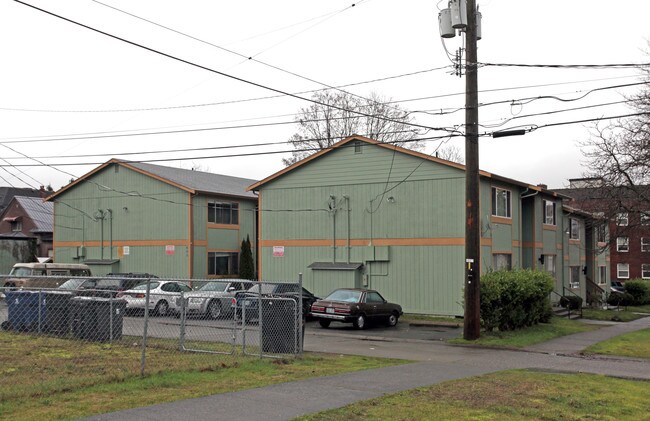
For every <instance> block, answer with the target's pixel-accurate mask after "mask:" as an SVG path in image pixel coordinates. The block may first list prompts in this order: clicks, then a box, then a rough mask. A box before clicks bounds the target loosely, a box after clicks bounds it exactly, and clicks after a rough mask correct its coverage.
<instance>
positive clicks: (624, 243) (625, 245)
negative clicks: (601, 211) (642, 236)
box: [616, 237, 630, 253]
mask: <svg viewBox="0 0 650 421" xmlns="http://www.w3.org/2000/svg"><path fill="white" fill-rule="evenodd" d="M616 251H620V252H621V253H627V252H628V251H630V238H629V237H616Z"/></svg>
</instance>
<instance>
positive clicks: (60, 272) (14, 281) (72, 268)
mask: <svg viewBox="0 0 650 421" xmlns="http://www.w3.org/2000/svg"><path fill="white" fill-rule="evenodd" d="M9 276H10V277H8V278H5V279H4V284H3V286H4V287H5V288H18V289H23V288H57V287H58V286H59V285H61V284H62V283H64V282H65V281H67V280H68V279H70V277H71V276H92V275H91V273H90V268H89V267H88V266H87V265H83V264H75V263H16V264H15V265H14V267H13V268H12V269H11V272H9ZM46 276H57V277H60V278H46Z"/></svg>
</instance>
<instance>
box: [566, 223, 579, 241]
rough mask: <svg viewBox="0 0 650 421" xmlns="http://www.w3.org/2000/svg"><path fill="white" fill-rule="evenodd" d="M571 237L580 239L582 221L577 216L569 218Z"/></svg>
mask: <svg viewBox="0 0 650 421" xmlns="http://www.w3.org/2000/svg"><path fill="white" fill-rule="evenodd" d="M569 227H570V228H569V239H571V240H579V239H580V221H578V220H577V219H575V218H569Z"/></svg>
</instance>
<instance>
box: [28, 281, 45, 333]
mask: <svg viewBox="0 0 650 421" xmlns="http://www.w3.org/2000/svg"><path fill="white" fill-rule="evenodd" d="M42 294H43V290H41V289H39V290H38V333H41V323H42V320H43V313H42V309H43V303H42V302H41V300H42V299H43V298H42ZM30 329H31V326H30Z"/></svg>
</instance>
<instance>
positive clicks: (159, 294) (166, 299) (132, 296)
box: [117, 280, 192, 316]
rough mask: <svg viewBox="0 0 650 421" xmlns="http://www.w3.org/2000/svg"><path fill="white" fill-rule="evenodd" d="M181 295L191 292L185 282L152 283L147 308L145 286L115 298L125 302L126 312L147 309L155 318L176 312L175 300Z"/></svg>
mask: <svg viewBox="0 0 650 421" xmlns="http://www.w3.org/2000/svg"><path fill="white" fill-rule="evenodd" d="M181 291H182V292H183V293H186V292H190V291H192V288H190V286H189V285H188V284H186V283H185V282H179V281H160V280H156V281H152V282H151V286H150V290H149V305H148V306H147V302H146V294H147V284H146V283H143V284H140V285H136V286H135V287H133V288H131V289H128V290H126V291H123V292H120V293H118V294H117V298H122V299H124V300H126V309H127V310H131V311H133V310H144V309H145V308H149V311H151V310H153V314H155V315H157V316H167V315H168V314H169V313H170V309H171V310H176V299H177V298H178V297H180V295H181Z"/></svg>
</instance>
